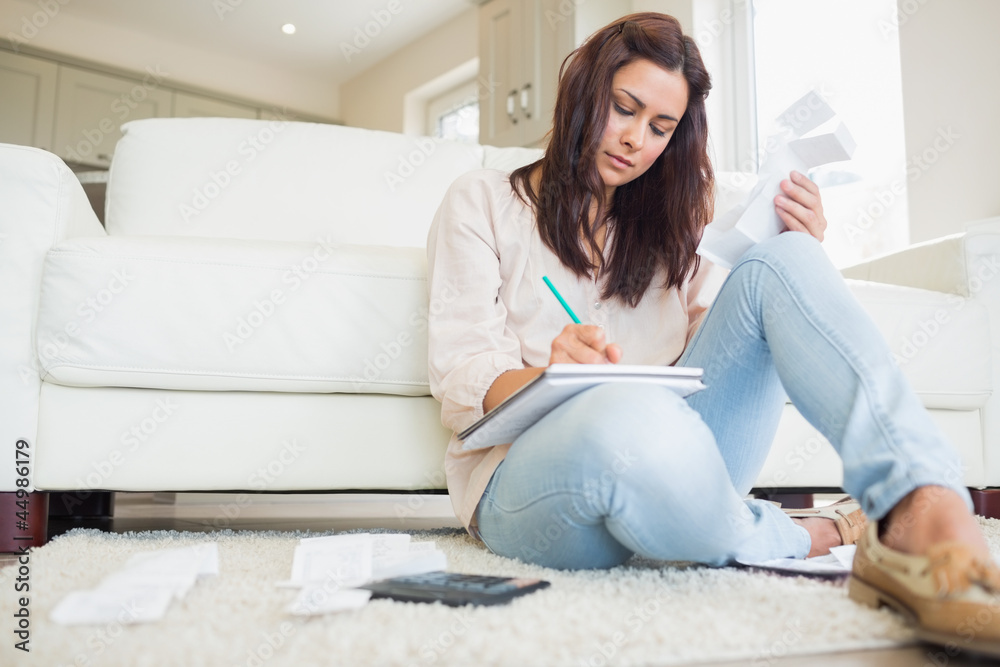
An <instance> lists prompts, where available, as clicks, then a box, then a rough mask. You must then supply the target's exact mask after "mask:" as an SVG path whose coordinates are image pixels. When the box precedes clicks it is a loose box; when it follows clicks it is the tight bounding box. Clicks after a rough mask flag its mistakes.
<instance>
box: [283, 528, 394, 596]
mask: <svg viewBox="0 0 1000 667" xmlns="http://www.w3.org/2000/svg"><path fill="white" fill-rule="evenodd" d="M407 537H409V536H407ZM371 577H372V539H371V535H369V534H361V535H334V536H331V537H322V538H306V539H304V540H302V541H301V542H299V544H298V546H296V547H295V554H294V556H293V557H292V578H291V580H290V581H289V582H288V583H289V584H290V585H291V586H304V585H306V584H310V583H321V584H324V583H329V582H332V583H334V584H336V585H337V586H339V587H350V586H360V585H361V584H363V583H365V582H366V581H369V580H371Z"/></svg>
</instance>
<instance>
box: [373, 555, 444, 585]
mask: <svg viewBox="0 0 1000 667" xmlns="http://www.w3.org/2000/svg"><path fill="white" fill-rule="evenodd" d="M447 567H448V557H447V556H446V555H445V553H444V552H443V551H439V550H437V549H433V550H430V551H413V552H410V553H408V554H406V555H404V556H396V557H393V558H378V559H376V560H375V561H374V563H372V579H373V580H378V579H389V578H390V577H404V576H408V575H411V574H423V573H424V572H437V571H438V570H444V569H446V568H447Z"/></svg>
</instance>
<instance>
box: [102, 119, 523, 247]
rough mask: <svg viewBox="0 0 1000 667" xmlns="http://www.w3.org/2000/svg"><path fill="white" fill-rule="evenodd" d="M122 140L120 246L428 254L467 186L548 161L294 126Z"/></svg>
mask: <svg viewBox="0 0 1000 667" xmlns="http://www.w3.org/2000/svg"><path fill="white" fill-rule="evenodd" d="M122 130H123V133H124V136H123V138H122V139H121V141H120V142H119V143H118V146H117V147H116V148H115V156H114V160H113V162H112V165H111V174H110V179H109V183H108V193H107V210H106V227H107V230H108V232H109V233H110V234H113V235H115V234H118V235H158V236H203V237H228V238H242V239H270V240H280V241H315V240H317V239H320V238H322V239H324V240H325V241H326V242H337V243H353V244H376V245H393V246H413V247H423V246H424V245H425V243H426V239H427V231H428V229H429V227H430V224H431V220H432V218H433V216H434V212H435V211H436V210H437V207H438V204H440V202H441V199H442V197H443V196H444V193H445V190H447V188H448V186H449V185H450V184H451V182H452V181H454V180H455V179H456V178H457V177H458V176H460V175H462V174H463V173H465V172H468V171H471V170H474V169H479V168H482V167H484V166H485V167H496V168H512V167H514V166H518V165H519V164H524V163H527V162H530V161H531V160H533V159H535V158H536V157H537V156H538V154H539V152H538V151H530V150H526V149H519V148H513V149H499V148H492V147H483V146H476V145H466V144H459V143H455V142H450V141H435V140H433V139H429V138H427V137H410V136H405V135H402V134H395V133H390V132H378V131H372V130H363V129H359V128H351V127H344V126H337V125H323V124H317V123H300V122H292V121H267V120H244V119H230V118H157V119H148V120H139V121H132V122H130V123H126V124H125V125H124V126H123V128H122Z"/></svg>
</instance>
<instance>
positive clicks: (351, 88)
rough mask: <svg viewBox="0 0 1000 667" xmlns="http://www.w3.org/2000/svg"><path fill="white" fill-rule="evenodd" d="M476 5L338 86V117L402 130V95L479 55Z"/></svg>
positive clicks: (375, 127)
mask: <svg viewBox="0 0 1000 667" xmlns="http://www.w3.org/2000/svg"><path fill="white" fill-rule="evenodd" d="M477 17H478V14H477V10H476V8H475V7H470V8H469V9H468V10H466V11H464V12H463V13H461V14H459V15H458V16H457V17H455V18H454V19H452V20H451V21H449V22H448V23H445V24H444V25H442V26H440V27H438V28H436V29H435V30H433V31H431V32H430V33H428V34H427V35H425V36H424V37H421V38H420V39H418V40H416V41H415V42H412V43H411V44H409V45H407V46H405V47H403V48H402V49H400V50H399V51H397V52H396V53H394V54H392V55H391V56H389V57H388V58H386V59H385V60H383V61H381V62H379V63H377V64H376V65H373V66H372V67H370V68H368V69H367V70H365V71H364V72H362V73H361V74H359V75H358V76H356V77H354V78H353V79H351V80H349V81H347V82H345V83H344V84H343V85H341V87H340V118H341V120H342V121H343V122H344V123H345V124H347V125H353V126H355V127H364V128H368V129H372V130H385V131H388V132H402V131H403V130H404V114H403V106H404V98H405V96H406V94H407V93H409V92H411V91H413V90H416V89H417V88H420V87H421V86H423V85H424V84H426V83H427V82H428V81H431V80H433V79H436V78H438V77H439V76H441V75H443V74H446V73H448V72H450V71H452V70H454V69H455V68H456V67H460V66H462V65H463V64H465V63H467V62H468V61H470V60H472V59H473V58H476V57H478V56H479V22H478V19H477Z"/></svg>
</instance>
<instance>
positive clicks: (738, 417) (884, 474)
mask: <svg viewBox="0 0 1000 667" xmlns="http://www.w3.org/2000/svg"><path fill="white" fill-rule="evenodd" d="M677 365H679V366H692V367H701V368H704V370H705V384H707V385H708V389H705V390H703V391H701V392H699V393H697V394H694V395H692V396H690V397H688V398H687V399H686V400H685V399H682V398H679V397H678V396H677V395H675V394H673V393H672V392H670V391H669V390H666V389H663V388H659V387H656V388H652V387H650V386H649V385H639V384H629V383H621V384H607V385H603V386H599V387H595V388H594V389H591V390H588V391H586V392H583V393H582V394H579V395H577V396H576V397H574V398H573V399H571V400H569V401H566V402H565V403H564V404H563V405H561V406H559V407H558V408H557V409H556V410H553V411H552V412H551V413H550V414H548V415H546V416H545V418H543V419H542V420H541V421H539V422H538V423H537V424H535V425H534V426H533V427H531V428H530V429H528V430H527V431H525V432H524V433H523V434H522V435H521V436H520V437H519V438H518V439H517V440H516V441H515V442H514V444H513V445H512V446H511V448H510V451H509V452H508V453H507V456H506V458H505V459H504V461H503V462H502V463H501V464H500V467H499V468H497V470H496V472H495V473H494V474H493V478H492V479H491V480H490V483H489V486H488V487H487V488H486V492H485V494H484V496H483V498H482V500H481V501H480V504H479V508H478V510H477V512H476V519H477V522H478V526H479V532H480V535H481V537H482V539H483V541H484V542H485V543H486V545H487V547H489V549H490V550H491V551H493V552H494V553H497V554H500V555H503V556H509V557H513V558H520V559H522V560H525V561H528V562H531V563H536V564H539V565H543V566H547V567H555V568H562V569H577V568H606V567H613V566H615V565H619V564H621V563H623V562H624V561H626V560H627V559H628V558H629V557H630V556H632V554H634V553H635V554H640V555H642V556H646V557H648V558H655V559H663V560H682V561H696V562H701V563H707V564H710V565H724V564H726V563H729V562H732V561H734V560H747V559H750V560H763V559H770V558H783V557H792V558H804V557H805V556H806V555H807V554H808V553H809V549H810V546H811V542H810V537H809V534H808V533H807V532H806V530H805V529H804V528H802V527H801V526H798V525H797V524H795V523H794V522H792V520H791V519H789V518H788V517H787V516H786V515H785V514H784V513H783V512H782V511H781V510H780V509H778V508H777V507H775V506H774V505H773V504H771V503H768V502H766V501H763V500H745V497H746V496H747V494H748V493H749V491H750V488H751V486H752V484H753V483H754V481H755V480H756V479H757V476H758V474H759V472H760V470H761V468H762V466H763V464H764V460H765V458H766V457H767V453H768V450H769V449H770V447H771V442H772V440H773V439H774V434H775V431H776V429H777V424H778V420H779V417H780V416H781V411H782V406H783V404H784V402H785V399H786V393H785V392H786V391H787V397H788V398H790V399H791V400H792V402H793V403H794V404H795V406H796V407H797V408H798V410H799V412H801V413H802V415H803V417H805V418H806V420H808V421H809V423H811V424H812V425H813V426H815V427H816V428H817V429H818V430H819V431H820V432H821V433H822V434H823V435H824V436H825V437H826V438H827V439H828V440H829V441H830V442H831V443H832V444H833V446H834V448H835V449H836V450H837V452H838V453H839V454H840V457H841V459H842V461H843V464H844V489H845V490H846V491H847V492H848V493H850V494H851V495H852V496H854V497H855V498H857V499H859V500H860V501H861V503H862V507H863V508H864V510H865V512H866V513H867V514H868V516H869V517H871V518H874V519H878V518H881V517H883V516H885V514H887V513H888V511H889V510H890V509H891V508H892V507H893V506H894V505H895V504H896V503H897V502H899V500H900V499H902V498H903V496H905V495H906V494H907V493H909V492H910V491H912V490H913V489H915V488H917V487H919V486H924V485H928V484H936V485H941V486H946V487H949V488H951V489H954V490H955V491H956V492H958V493H959V494H960V495H962V496H963V497H964V498H965V500H966V503H967V504H969V506H970V507H971V500H970V499H969V494H968V490H967V489H966V488H965V487H964V486H962V472H961V462H960V460H959V458H958V455H957V454H956V452H955V451H954V449H953V448H952V447H951V445H950V444H948V442H947V441H946V440H945V438H944V436H943V435H942V434H941V432H940V430H939V429H938V428H937V426H936V425H935V424H934V423H933V422H932V421H931V419H930V417H929V416H928V414H927V411H926V410H925V409H924V407H923V406H922V405H921V403H920V401H919V400H918V399H917V397H916V395H915V394H914V393H913V390H912V388H911V387H910V386H909V384H908V382H907V380H906V379H905V378H904V377H903V375H902V373H901V372H900V370H899V368H898V367H897V366H896V364H895V362H894V360H893V358H892V355H891V353H890V351H889V347H888V345H887V344H886V341H885V340H884V338H883V337H882V335H881V333H880V332H879V331H878V329H876V327H875V325H874V324H873V323H872V322H871V320H870V319H869V318H868V316H867V314H866V313H865V312H864V311H863V310H862V308H861V306H860V305H859V304H858V302H857V301H856V300H855V298H854V297H853V295H851V293H850V291H849V290H848V288H847V286H846V285H845V283H844V281H843V280H842V278H841V276H840V274H839V273H838V272H837V271H836V269H835V268H834V267H833V266H832V265H831V264H830V262H829V260H828V259H827V257H826V254H825V253H824V252H823V249H822V247H821V246H820V244H819V242H818V241H816V240H815V239H814V238H813V237H811V236H809V235H807V234H804V233H799V232H786V233H784V234H780V235H779V236H777V237H775V238H773V239H770V240H768V241H765V242H763V243H760V244H758V245H757V246H755V247H754V248H752V249H751V250H749V251H748V252H747V253H746V254H745V255H744V256H743V257H742V258H741V259H740V261H739V262H738V263H737V265H736V266H735V267H733V270H732V271H731V272H730V275H729V277H728V278H727V280H726V282H725V284H724V285H723V287H722V289H721V291H720V292H719V295H718V296H717V297H716V300H715V302H714V303H713V305H712V308H711V310H710V311H709V313H708V315H707V316H706V319H705V321H704V322H703V323H702V325H701V327H700V328H699V330H698V331H697V332H696V334H695V336H694V338H693V339H692V341H691V343H690V344H689V345H688V347H687V349H686V350H685V351H684V354H683V355H682V356H681V358H680V359H679V360H678V362H677Z"/></svg>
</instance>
